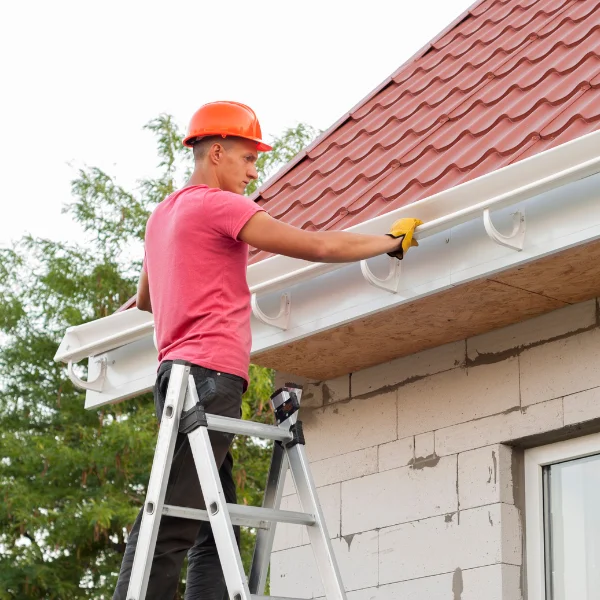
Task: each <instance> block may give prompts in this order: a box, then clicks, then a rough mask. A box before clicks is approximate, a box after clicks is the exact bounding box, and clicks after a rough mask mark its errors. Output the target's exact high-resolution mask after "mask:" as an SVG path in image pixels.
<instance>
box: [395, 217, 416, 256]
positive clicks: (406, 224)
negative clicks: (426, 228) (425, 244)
mask: <svg viewBox="0 0 600 600" xmlns="http://www.w3.org/2000/svg"><path fill="white" fill-rule="evenodd" d="M419 225H423V221H421V220H420V219H412V218H405V219H398V220H397V221H395V222H394V224H393V225H392V228H391V229H390V231H389V233H388V234H387V235H389V236H390V237H392V238H394V239H398V238H402V244H401V245H400V247H399V248H398V249H397V250H395V251H394V252H388V255H389V256H392V257H394V258H397V259H398V260H402V259H403V258H404V254H406V252H408V250H409V248H411V247H413V246H418V245H419V242H417V240H415V239H414V238H413V235H414V233H415V229H416V228H417V227H418V226H419Z"/></svg>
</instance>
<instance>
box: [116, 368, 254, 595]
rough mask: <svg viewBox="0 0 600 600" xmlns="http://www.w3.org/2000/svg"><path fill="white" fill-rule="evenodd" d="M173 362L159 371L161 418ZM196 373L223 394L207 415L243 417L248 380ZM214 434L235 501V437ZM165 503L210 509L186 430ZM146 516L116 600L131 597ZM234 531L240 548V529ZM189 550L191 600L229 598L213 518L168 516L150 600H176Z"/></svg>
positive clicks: (133, 538) (132, 540) (133, 536)
mask: <svg viewBox="0 0 600 600" xmlns="http://www.w3.org/2000/svg"><path fill="white" fill-rule="evenodd" d="M171 366H172V362H171V361H165V362H163V363H162V364H161V365H160V368H159V370H158V374H157V379H156V386H155V388H154V404H155V407H156V416H157V417H158V419H159V421H160V419H161V418H162V412H163V408H164V404H165V398H166V395H167V387H168V385H169V378H170V375H171ZM191 374H192V375H193V376H194V380H195V382H196V386H199V385H200V383H202V381H203V380H204V379H205V378H207V377H212V378H213V379H214V380H215V383H216V387H217V394H216V397H215V398H214V399H213V400H211V401H209V402H208V403H207V404H205V409H206V412H207V413H211V414H215V415H221V416H224V417H233V418H238V419H239V418H240V417H241V406H242V394H243V390H244V380H243V379H242V378H241V377H237V376H235V375H229V374H227V373H218V372H216V371H211V370H210V369H205V368H204V367H198V366H195V365H193V366H192V368H191ZM209 435H210V440H211V444H212V448H213V451H214V453H215V460H216V462H217V467H219V475H220V478H221V484H222V485H223V492H224V494H225V499H226V501H227V502H230V503H235V502H236V501H237V498H236V491H235V482H234V481H233V476H232V468H233V458H232V456H231V453H230V452H229V447H230V445H231V442H232V440H233V435H231V434H227V433H219V432H213V431H211V432H209ZM165 504H172V505H175V506H188V507H190V508H206V507H205V505H204V498H203V497H202V491H201V489H200V483H199V481H198V475H197V472H196V467H195V464H194V459H193V456H192V450H191V448H190V444H189V440H188V437H187V435H184V434H181V433H180V434H179V435H178V436H177V442H176V445H175V453H174V455H173V464H172V466H171V472H170V474H169V482H168V485H167V492H166V496H165ZM142 514H143V509H142V510H141V511H140V512H139V514H138V516H137V519H136V520H135V523H134V525H133V528H132V530H131V533H130V534H129V538H128V540H127V547H126V549H125V554H124V556H123V562H122V564H121V572H120V573H119V580H118V582H117V587H116V589H115V593H114V596H113V600H126V595H127V587H128V585H129V577H130V575H131V567H132V565H133V557H134V555H135V547H136V543H137V539H138V534H139V529H140V524H141V521H142ZM234 529H235V535H236V538H237V541H238V546H239V543H240V531H239V527H235V528H234ZM186 553H187V555H188V570H187V581H186V591H185V600H196V599H202V600H224V599H225V598H227V597H228V595H227V588H226V586H225V581H224V579H223V572H222V570H221V565H220V562H219V557H218V554H217V548H216V545H215V540H214V537H213V534H212V530H211V527H210V524H209V523H208V521H195V520H192V519H180V518H177V517H168V516H163V517H162V519H161V522H160V528H159V533H158V538H157V541H156V549H155V551H154V560H153V562H152V570H151V572H150V579H149V582H148V591H147V593H146V599H147V600H172V599H173V598H174V597H175V592H176V590H177V586H178V582H179V577H180V575H181V568H182V565H183V561H184V558H185V555H186Z"/></svg>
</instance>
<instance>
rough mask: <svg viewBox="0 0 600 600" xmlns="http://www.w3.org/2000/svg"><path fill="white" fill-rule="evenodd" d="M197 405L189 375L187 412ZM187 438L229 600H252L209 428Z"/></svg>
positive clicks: (196, 396)
mask: <svg viewBox="0 0 600 600" xmlns="http://www.w3.org/2000/svg"><path fill="white" fill-rule="evenodd" d="M198 403H199V401H198V392H197V391H196V385H195V384H194V379H193V376H191V375H190V383H189V385H188V394H187V395H186V403H185V405H184V409H186V410H188V409H190V408H193V407H194V406H196V405H197V404H198ZM207 420H208V419H207ZM188 439H189V442H190V447H191V449H192V454H193V456H194V462H195V464H196V470H197V471H198V478H199V480H200V487H201V489H202V495H203V496H204V504H205V506H206V509H207V510H208V516H209V521H210V525H211V528H212V532H213V537H214V539H215V544H216V546H217V552H218V553H219V559H220V562H221V568H222V570H223V577H224V579H225V584H226V586H227V590H228V592H229V597H230V598H231V600H251V595H250V590H249V589H248V583H247V581H246V574H245V573H244V566H243V565H242V557H241V556H240V551H239V548H238V545H237V540H236V539H235V535H234V532H233V524H232V522H231V517H230V516H229V511H228V510H227V502H226V500H225V494H224V493H223V486H222V485H221V479H220V477H219V469H218V468H217V463H216V461H215V456H214V454H213V451H212V446H211V443H210V438H209V436H208V428H207V427H204V426H200V427H198V428H197V429H194V430H193V431H192V432H190V433H188Z"/></svg>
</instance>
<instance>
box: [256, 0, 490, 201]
mask: <svg viewBox="0 0 600 600" xmlns="http://www.w3.org/2000/svg"><path fill="white" fill-rule="evenodd" d="M485 1H486V0H476V2H474V3H473V4H471V5H470V6H469V8H467V9H466V10H464V11H463V12H462V13H461V14H460V15H459V16H458V17H456V19H454V20H453V21H452V22H451V23H450V24H449V25H448V26H447V27H445V28H444V29H442V31H440V32H439V33H438V34H437V35H436V36H434V37H433V38H432V39H431V40H430V41H429V42H427V44H425V45H424V46H422V47H421V48H420V49H419V50H417V52H415V53H414V54H413V55H412V56H411V57H410V58H408V59H407V60H405V61H404V62H403V63H402V64H401V65H400V66H399V67H398V68H397V69H396V70H395V71H394V72H393V73H392V74H391V75H389V76H388V77H386V78H385V79H384V80H383V81H382V82H381V83H380V84H379V85H377V86H376V87H375V88H374V89H373V90H371V91H370V92H369V93H368V94H367V95H366V96H364V97H363V98H362V100H359V101H358V102H357V103H356V104H355V105H354V106H353V107H352V108H351V109H350V110H349V111H347V112H346V113H345V114H344V115H342V116H341V117H340V118H339V119H338V120H337V121H335V122H334V123H333V125H331V126H330V127H329V128H328V129H326V130H325V131H324V132H323V133H321V135H319V136H317V137H316V138H315V139H314V140H313V141H312V142H311V143H310V144H309V145H308V146H306V148H304V149H303V150H301V151H300V152H298V154H296V156H294V158H292V160H290V161H289V162H288V163H286V164H285V165H283V166H282V167H281V169H279V171H277V172H276V173H274V174H273V175H272V176H271V177H269V179H267V181H265V183H263V184H262V185H261V186H260V187H259V188H258V189H257V190H256V191H255V192H254V193H253V194H252V195H251V196H250V200H253V201H254V202H257V201H258V200H259V198H260V197H261V196H262V192H263V191H264V190H266V189H267V188H268V187H270V186H272V185H273V184H274V183H275V182H277V181H279V179H281V178H282V177H283V176H284V175H285V174H286V173H289V172H290V171H291V170H292V169H293V168H294V167H295V166H296V165H297V164H298V163H299V162H300V161H302V160H303V159H304V158H305V157H306V156H307V155H308V153H309V152H310V151H311V150H313V148H315V147H316V146H317V145H319V144H320V143H321V142H322V141H323V140H325V139H326V138H327V137H329V136H330V135H331V134H332V133H333V132H334V131H336V130H337V129H338V128H339V127H340V126H341V125H343V124H344V123H345V122H346V121H347V120H348V119H349V118H350V117H351V116H352V114H353V113H355V112H356V111H357V110H358V109H359V108H361V107H362V106H364V105H365V104H366V103H367V102H368V101H369V100H371V98H373V97H374V96H375V95H376V94H378V93H379V92H380V91H381V90H382V89H383V88H384V87H386V86H387V85H389V84H390V82H391V81H392V80H393V78H394V77H396V76H397V75H398V73H400V72H401V71H402V69H405V68H406V67H407V66H408V65H410V64H411V63H412V62H414V61H416V60H418V59H419V58H421V56H423V55H424V54H425V53H426V52H427V51H428V50H429V49H431V48H432V47H433V44H435V43H436V42H437V41H438V40H439V39H441V38H442V37H444V36H445V35H446V34H447V33H448V32H450V31H452V29H454V28H455V27H456V26H457V25H458V24H459V23H460V22H461V21H463V20H464V19H465V18H466V17H468V16H469V15H470V14H471V11H472V10H474V9H475V8H476V7H477V6H479V5H480V4H482V3H483V2H485Z"/></svg>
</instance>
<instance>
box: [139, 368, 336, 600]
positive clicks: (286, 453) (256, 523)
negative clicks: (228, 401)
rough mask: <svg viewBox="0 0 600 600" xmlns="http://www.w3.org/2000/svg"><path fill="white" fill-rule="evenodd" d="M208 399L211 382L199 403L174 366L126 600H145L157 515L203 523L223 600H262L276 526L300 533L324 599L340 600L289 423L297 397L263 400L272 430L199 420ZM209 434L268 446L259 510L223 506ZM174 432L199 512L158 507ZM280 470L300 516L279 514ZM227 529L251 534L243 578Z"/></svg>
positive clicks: (298, 438) (294, 392)
mask: <svg viewBox="0 0 600 600" xmlns="http://www.w3.org/2000/svg"><path fill="white" fill-rule="evenodd" d="M215 392H216V387H215V383H214V380H212V379H210V378H208V379H206V380H205V381H204V382H203V384H202V387H201V389H200V396H201V398H200V399H199V397H198V391H197V389H196V384H195V382H194V379H193V377H192V375H191V374H190V364H189V363H187V362H185V361H174V364H173V367H172V370H171V378H170V380H169V387H168V389H167V397H166V400H165V407H164V410H163V416H162V420H161V423H160V429H159V433H158V440H157V443H156V450H155V453H154V460H153V463H152V471H151V473H150V481H149V483H148V492H147V494H146V501H145V504H144V512H143V516H142V523H141V526H140V531H139V536H138V543H137V547H136V552H135V557H134V560H133V566H132V571H131V577H130V581H129V588H128V591H127V599H128V600H144V599H145V597H146V590H147V587H148V579H149V576H150V569H151V566H152V558H153V556H154V548H155V546H156V538H157V535H158V529H159V526H160V520H161V517H162V515H169V516H174V517H183V518H186V519H199V520H202V521H210V524H211V527H212V530H213V535H214V538H215V542H216V546H217V551H218V553H219V559H220V562H221V566H222V569H223V575H224V578H225V583H226V585H227V590H228V592H229V597H230V599H231V600H257V599H258V598H265V596H264V595H263V594H264V590H265V585H266V581H267V573H268V570H269V561H270V556H271V550H272V547H273V539H274V537H275V526H276V524H277V523H292V524H296V525H305V526H306V527H307V530H308V535H309V540H310V544H311V546H312V548H313V552H314V555H315V560H316V563H317V567H318V569H319V573H320V575H321V579H322V582H323V588H324V590H325V596H326V597H327V599H328V600H345V599H346V593H345V591H344V587H343V584H342V580H341V577H340V573H339V569H338V566H337V562H336V559H335V556H334V554H333V548H332V545H331V541H330V539H329V534H328V532H327V527H326V525H325V519H324V518H323V513H322V511H321V506H320V504H319V500H318V497H317V492H316V488H315V484H314V482H313V479H312V475H311V472H310V468H309V464H308V460H307V458H306V453H305V450H304V437H303V434H302V423H301V422H300V421H298V419H297V417H298V415H297V411H298V409H299V408H300V397H301V394H302V389H301V388H300V387H299V386H296V385H294V384H286V385H285V386H284V387H283V388H281V389H280V390H278V391H276V392H275V393H274V394H273V395H272V396H271V406H272V407H273V410H274V413H275V418H276V422H277V423H278V425H263V424H262V423H253V422H251V421H242V420H241V419H231V418H228V417H220V416H216V415H211V414H206V413H205V411H204V407H203V404H202V401H206V399H207V398H208V397H210V395H211V394H214V393H215ZM209 430H213V431H221V432H225V433H233V434H238V435H248V436H252V437H259V438H263V439H268V440H274V441H275V444H273V457H272V460H271V467H270V469H269V475H268V479H267V487H266V490H265V496H264V500H263V506H262V508H259V507H255V506H243V505H237V504H229V503H226V502H225V497H224V495H223V488H222V486H221V480H220V479H219V470H218V468H217V465H216V462H215V458H214V454H213V452H212V448H211V445H210V440H209V436H208V431H209ZM179 432H182V433H186V434H187V436H188V439H189V442H190V446H191V448H192V454H193V456H194V462H195V464H196V469H197V471H198V478H199V480H200V486H201V488H202V493H203V495H204V500H205V506H206V507H207V510H199V509H192V508H187V507H178V506H169V505H165V504H164V499H165V493H166V489H167V481H168V477H169V472H170V469H171V462H172V460H173V452H174V448H175V441H176V438H177V434H178V433H179ZM288 466H289V468H290V470H291V473H292V479H293V481H294V484H295V486H296V491H297V493H298V497H299V500H300V505H301V507H302V510H303V511H304V512H294V511H284V510H280V509H279V507H280V504H281V498H282V495H283V486H284V483H285V477H286V474H287V469H288ZM233 525H242V526H251V527H256V528H258V533H257V536H256V546H255V548H254V556H253V559H252V567H251V570H250V574H249V577H248V578H247V577H246V575H245V573H244V568H243V566H242V559H241V557H240V553H239V549H238V546H237V543H236V540H235V536H234V532H233Z"/></svg>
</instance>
